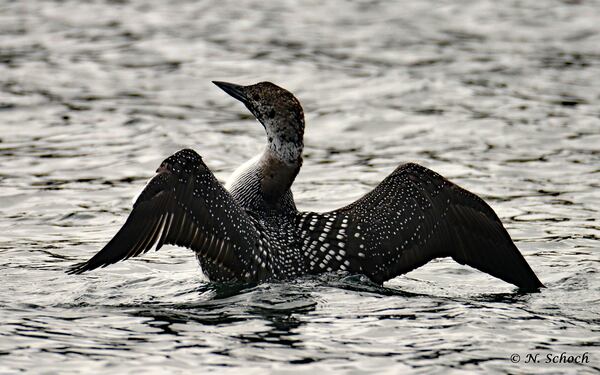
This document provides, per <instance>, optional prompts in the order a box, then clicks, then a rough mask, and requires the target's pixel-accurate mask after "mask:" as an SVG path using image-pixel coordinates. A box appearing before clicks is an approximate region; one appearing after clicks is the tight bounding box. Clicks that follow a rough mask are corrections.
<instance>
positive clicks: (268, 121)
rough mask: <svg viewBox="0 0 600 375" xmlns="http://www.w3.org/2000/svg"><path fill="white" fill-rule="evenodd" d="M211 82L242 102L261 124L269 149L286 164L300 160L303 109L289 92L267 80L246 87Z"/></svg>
mask: <svg viewBox="0 0 600 375" xmlns="http://www.w3.org/2000/svg"><path fill="white" fill-rule="evenodd" d="M213 83H214V84H215V85H217V86H219V87H220V88H221V89H222V90H223V91H225V92H226V93H228V94H229V95H231V96H233V97H234V98H236V99H237V100H239V101H241V102H242V103H244V105H245V106H246V108H248V110H250V112H251V113H252V114H253V115H254V117H256V119H257V120H258V121H259V122H260V123H261V124H262V125H263V126H264V127H265V130H266V132H267V139H268V147H269V150H271V151H272V152H273V153H274V154H275V155H276V156H278V157H279V158H281V160H282V161H285V162H288V163H297V162H298V160H300V159H301V157H302V148H303V146H304V144H303V141H302V138H303V136H304V111H303V110H302V106H301V105H300V102H299V101H298V99H296V97H295V96H294V95H293V94H292V93H291V92H289V91H287V90H286V89H283V88H281V87H279V86H277V85H275V84H273V83H271V82H259V83H256V84H254V85H249V86H241V85H236V84H233V83H227V82H218V81H213Z"/></svg>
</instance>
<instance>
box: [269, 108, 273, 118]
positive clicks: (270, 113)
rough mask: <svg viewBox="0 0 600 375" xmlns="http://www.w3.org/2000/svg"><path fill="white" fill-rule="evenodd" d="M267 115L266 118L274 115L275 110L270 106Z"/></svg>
mask: <svg viewBox="0 0 600 375" xmlns="http://www.w3.org/2000/svg"><path fill="white" fill-rule="evenodd" d="M267 117H268V118H273V117H275V110H274V109H273V108H271V109H270V110H269V113H267Z"/></svg>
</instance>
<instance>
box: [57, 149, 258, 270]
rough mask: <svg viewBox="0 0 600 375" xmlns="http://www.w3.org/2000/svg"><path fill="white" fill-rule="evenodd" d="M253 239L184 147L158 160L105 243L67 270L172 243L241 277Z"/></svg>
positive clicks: (249, 224)
mask: <svg viewBox="0 0 600 375" xmlns="http://www.w3.org/2000/svg"><path fill="white" fill-rule="evenodd" d="M257 239H258V234H257V231H256V228H255V226H254V222H253V220H252V218H250V216H248V215H247V214H246V212H245V211H244V210H243V209H242V208H241V207H239V205H238V204H237V203H236V202H235V200H234V199H233V197H231V195H230V194H229V193H228V192H227V191H226V190H225V189H224V188H223V187H222V186H221V185H220V183H219V182H218V181H217V180H216V178H215V177H214V175H213V174H212V173H211V172H210V170H209V169H208V167H206V165H205V164H204V162H203V161H202V159H201V158H200V156H199V155H198V154H197V153H195V152H194V151H192V150H189V149H184V150H181V151H179V152H177V153H175V154H174V155H172V156H170V157H169V158H167V159H166V160H165V161H164V162H163V163H162V164H161V166H160V167H159V168H158V170H157V174H156V175H155V176H154V177H153V178H152V179H151V180H150V181H149V182H148V184H147V185H146V187H145V188H144V190H143V191H142V193H141V194H140V196H139V197H138V199H137V200H136V202H135V203H134V205H133V210H132V211H131V213H130V215H129V217H128V218H127V220H126V221H125V224H123V226H122V227H121V229H120V230H119V231H118V232H117V234H116V235H115V236H114V237H113V238H112V239H111V240H110V241H109V242H108V244H107V245H106V246H105V247H104V248H103V249H102V250H100V251H99V252H98V253H97V254H96V255H94V256H93V257H92V258H90V259H89V260H88V261H86V262H83V263H78V264H75V265H73V266H72V267H70V269H69V270H68V271H67V272H68V273H72V274H79V273H82V272H85V271H89V270H93V269H95V268H98V267H105V266H107V265H109V264H112V263H115V262H118V261H121V260H125V259H128V258H131V257H135V256H138V255H141V254H144V253H146V252H147V251H149V250H150V249H151V248H152V247H153V246H155V245H156V249H157V250H158V249H160V248H161V247H162V246H163V245H164V244H171V245H178V246H184V247H188V248H191V249H192V250H194V251H195V252H196V253H198V254H199V255H200V256H201V257H204V258H206V259H208V260H211V261H213V262H215V263H217V264H219V266H222V267H224V268H226V269H227V270H229V271H232V273H233V274H234V276H236V277H238V278H240V279H243V278H245V277H246V275H247V271H248V270H245V269H244V265H243V262H242V261H241V259H254V258H253V257H249V256H248V254H246V253H247V252H252V251H253V249H254V248H255V247H256V243H257ZM234 250H235V251H237V252H234ZM250 274H251V275H252V272H250Z"/></svg>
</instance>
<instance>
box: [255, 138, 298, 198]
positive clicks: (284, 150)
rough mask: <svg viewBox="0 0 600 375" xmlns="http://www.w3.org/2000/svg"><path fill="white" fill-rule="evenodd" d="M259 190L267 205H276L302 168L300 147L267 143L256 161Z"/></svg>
mask: <svg viewBox="0 0 600 375" xmlns="http://www.w3.org/2000/svg"><path fill="white" fill-rule="evenodd" d="M258 165H259V170H260V175H259V176H260V190H261V192H262V195H263V197H264V199H265V201H266V202H267V203H268V204H269V205H277V203H278V202H279V201H280V200H281V199H282V198H283V197H284V195H285V194H286V193H287V192H288V191H289V190H290V188H291V187H292V183H293V182H294V180H295V179H296V176H297V175H298V172H300V167H301V166H302V147H296V148H292V147H287V146H286V145H282V144H281V143H280V144H276V143H274V142H269V144H268V145H267V147H266V149H265V151H264V152H263V154H262V156H261V157H260V159H259V161H258Z"/></svg>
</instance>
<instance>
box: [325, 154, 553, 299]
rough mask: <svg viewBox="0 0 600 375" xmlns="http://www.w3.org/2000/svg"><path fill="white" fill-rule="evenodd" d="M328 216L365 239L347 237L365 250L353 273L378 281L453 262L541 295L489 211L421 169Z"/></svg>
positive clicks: (411, 168)
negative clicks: (342, 219) (340, 218)
mask: <svg viewBox="0 0 600 375" xmlns="http://www.w3.org/2000/svg"><path fill="white" fill-rule="evenodd" d="M331 214H337V215H347V216H348V217H350V218H351V221H352V225H351V226H350V228H349V230H350V231H351V232H353V233H360V235H357V236H354V235H352V234H349V235H348V239H349V244H348V245H349V247H350V248H351V249H358V248H360V247H361V246H362V247H363V248H365V249H366V250H365V253H366V256H365V257H364V258H362V259H361V258H354V259H353V266H352V267H351V268H352V269H355V270H356V269H360V270H361V272H363V273H365V274H366V275H367V276H369V277H371V278H372V279H373V280H375V281H378V282H383V281H385V280H389V279H391V278H393V277H395V276H397V275H400V274H403V273H406V272H409V271H411V270H413V269H415V268H417V267H420V266H422V265H424V264H425V263H427V262H429V261H430V260H432V259H434V258H440V257H447V256H451V257H452V258H453V259H455V260H456V261H457V262H459V263H461V264H466V265H469V266H471V267H474V268H476V269H478V270H481V271H483V272H486V273H488V274H490V275H492V276H495V277H497V278H500V279H502V280H504V281H507V282H509V283H512V284H514V285H517V286H518V287H520V288H522V289H529V290H535V289H538V288H540V287H543V284H542V283H541V282H540V281H539V279H538V278H537V276H536V275H535V273H534V272H533V270H532V269H531V267H530V266H529V264H528V263H527V262H526V261H525V258H523V256H522V255H521V253H520V252H519V250H518V249H517V247H516V246H515V244H514V243H513V241H512V239H511V238H510V235H509V234H508V232H507V231H506V229H505V228H504V226H503V225H502V222H501V221H500V219H499V218H498V216H497V215H496V213H495V212H494V211H493V210H492V208H491V207H490V206H489V205H488V204H487V203H485V202H484V201H483V200H482V199H481V198H479V197H478V196H476V195H475V194H473V193H471V192H469V191H467V190H465V189H463V188H461V187H459V186H458V185H455V184H453V183H452V182H450V181H448V180H447V179H445V178H443V177H442V176H440V175H439V174H437V173H435V172H433V171H432V170H430V169H427V168H425V167H423V166H420V165H418V164H413V163H409V164H404V165H401V166H400V167H398V168H397V169H396V170H395V171H394V172H393V173H392V174H391V175H390V176H388V177H387V178H386V179H385V180H384V181H383V182H382V183H381V184H380V185H379V186H377V187H376V188H375V189H374V190H373V191H371V192H369V193H368V194H366V195H365V196H363V197H362V198H360V199H359V200H357V201H356V202H354V203H352V204H350V205H348V206H346V207H344V208H341V209H339V210H336V211H333V212H332V213H331ZM357 228H360V229H357Z"/></svg>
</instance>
